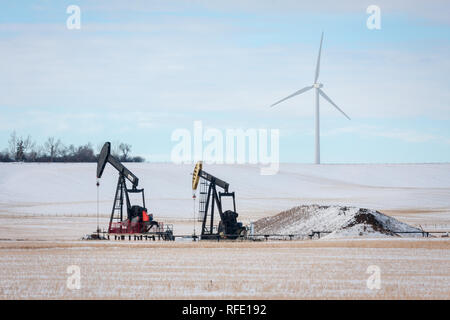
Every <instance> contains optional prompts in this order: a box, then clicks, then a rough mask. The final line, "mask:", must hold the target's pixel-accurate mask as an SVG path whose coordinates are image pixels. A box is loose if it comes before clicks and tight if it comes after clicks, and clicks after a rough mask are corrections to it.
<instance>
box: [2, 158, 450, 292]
mask: <svg viewBox="0 0 450 320" xmlns="http://www.w3.org/2000/svg"><path fill="white" fill-rule="evenodd" d="M127 166H128V167H129V168H130V169H131V170H132V171H133V172H134V173H135V174H136V175H137V176H138V177H139V178H140V186H141V187H144V188H145V191H146V202H147V207H148V208H149V209H150V211H151V212H152V213H154V215H155V218H156V219H157V220H159V221H163V222H165V223H173V224H174V230H175V233H177V234H179V233H183V234H190V233H191V232H192V229H193V222H192V220H193V219H192V218H193V200H192V191H191V175H190V174H191V171H192V169H193V165H174V164H149V163H145V164H129V165H127ZM95 169H96V165H95V164H16V163H14V164H4V163H2V164H0V268H1V269H2V272H1V273H0V299H10V298H16V299H37V298H44V299H45V298H51V299H53V298H64V299H70V298H93V299H97V298H127V299H135V298H147V299H160V298H162V299H165V298H180V299H192V298H200V299H201V298H248V299H252V298H272V299H297V298H307V299H308V298H311V299H312V298H363V299H372V298H373V299H380V298H381V299H385V298H389V299H390V298H394V299H395V298H419V299H421V298H425V299H426V298H444V299H449V298H450V291H449V288H450V269H449V268H448V266H449V265H450V240H449V238H433V239H431V238H428V239H427V238H415V239H402V238H399V239H397V238H389V239H388V238H377V239H360V238H358V239H346V240H342V239H329V240H327V239H321V240H305V241H280V242H276V241H275V242H271V241H268V242H235V243H230V242H220V243H215V242H178V241H177V242H171V243H164V242H161V243H158V242H156V243H152V242H147V243H145V242H128V241H125V242H119V241H104V242H95V241H84V242H82V241H77V239H80V238H81V237H82V236H83V235H85V234H86V233H90V232H92V231H93V230H94V229H95V228H96V212H97V200H96V199H97V190H96V185H95V184H96V178H95ZM204 169H205V170H206V171H208V172H210V173H212V174H214V175H216V176H218V177H219V178H222V179H224V180H226V181H227V182H229V183H230V190H231V191H236V193H237V198H236V201H237V208H238V212H239V220H242V221H243V222H244V223H249V222H250V221H256V220H258V219H261V218H263V217H267V216H274V215H276V214H278V213H279V212H281V211H284V210H288V209H290V208H293V207H296V206H301V205H309V204H319V205H330V206H348V207H355V208H368V209H373V210H378V211H379V212H382V213H384V214H387V215H389V216H393V217H395V218H396V219H398V220H399V221H401V222H404V223H408V224H410V225H412V226H414V227H416V226H419V225H421V226H422V227H423V228H424V229H429V230H430V231H432V230H434V229H444V230H448V229H450V164H424V165H420V164H414V165H413V164H412V165H319V166H316V165H297V164H282V165H281V167H280V172H279V173H278V174H276V175H273V176H261V175H260V174H259V172H260V171H259V167H257V166H249V165H236V166H219V165H205V166H204ZM100 183H101V186H100V189H99V196H100V202H99V208H100V226H101V227H106V226H107V221H108V218H109V214H110V211H111V206H112V199H113V196H114V191H115V187H116V183H117V172H115V171H114V170H113V169H112V168H111V167H110V166H107V168H106V170H105V173H104V176H103V178H102V179H101V181H100ZM334 208H335V207H334ZM352 210H353V209H352ZM325 213H327V212H326V211H325ZM328 213H330V212H328ZM334 213H335V212H334ZM331 216H333V215H331ZM327 217H328V216H326V214H325V215H324V216H323V217H322V219H327ZM334 217H336V216H335V215H334ZM341 218H342V217H341ZM382 218H383V217H382ZM383 219H385V218H383ZM339 221H340V220H339ZM316 222H317V223H321V221H319V220H317V221H316ZM340 222H342V223H347V222H348V221H347V222H346V221H340ZM324 226H326V225H324ZM198 228H199V225H198V224H197V232H198ZM30 240H32V241H30ZM70 265H76V266H79V267H80V269H81V289H80V290H70V289H68V288H67V286H66V281H67V278H68V276H69V275H68V274H67V267H68V266H70ZM369 266H377V267H379V270H380V272H381V273H380V275H381V283H380V285H381V287H380V289H369V288H368V287H367V279H368V278H369V277H370V273H367V270H368V267H369Z"/></svg>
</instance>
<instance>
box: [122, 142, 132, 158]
mask: <svg viewBox="0 0 450 320" xmlns="http://www.w3.org/2000/svg"><path fill="white" fill-rule="evenodd" d="M119 150H120V153H121V156H120V159H121V160H122V161H127V160H128V155H129V154H130V151H131V145H130V144H128V143H121V144H120V145H119Z"/></svg>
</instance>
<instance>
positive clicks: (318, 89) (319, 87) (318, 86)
mask: <svg viewBox="0 0 450 320" xmlns="http://www.w3.org/2000/svg"><path fill="white" fill-rule="evenodd" d="M322 42H323V32H322V37H321V38H320V47H319V55H318V56H317V65H316V75H315V77H314V83H313V84H312V85H311V86H308V87H304V88H303V89H300V90H298V91H296V92H294V93H293V94H291V95H290V96H287V97H286V98H284V99H281V100H280V101H277V102H275V103H274V104H272V105H271V107H273V106H275V105H277V104H279V103H281V102H283V101H285V100H287V99H290V98H292V97H295V96H297V95H299V94H302V93H303V92H306V91H308V90H310V89H312V88H314V89H316V138H315V140H316V157H315V163H316V164H320V118H319V95H321V96H322V97H323V98H324V99H325V100H327V101H328V102H329V103H331V104H332V105H333V106H334V107H335V108H336V109H338V110H339V111H340V112H341V113H342V114H343V115H344V116H345V117H346V118H347V119H348V120H350V118H349V116H348V115H346V114H345V112H344V111H342V110H341V109H340V108H339V107H338V106H337V105H336V104H335V103H334V102H333V101H332V100H331V99H330V97H328V96H327V95H326V93H325V92H323V90H322V88H323V84H322V83H319V82H317V80H318V79H319V70H320V54H321V52H322Z"/></svg>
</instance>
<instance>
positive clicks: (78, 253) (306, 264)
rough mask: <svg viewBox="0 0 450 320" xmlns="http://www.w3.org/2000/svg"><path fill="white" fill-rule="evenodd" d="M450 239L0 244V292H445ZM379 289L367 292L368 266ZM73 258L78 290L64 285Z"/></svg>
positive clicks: (288, 295) (151, 295)
mask: <svg viewBox="0 0 450 320" xmlns="http://www.w3.org/2000/svg"><path fill="white" fill-rule="evenodd" d="M449 249H450V241H449V240H448V239H420V240H402V239H395V240H338V241H323V240H320V241H293V242H288V241H284V242H234V243H233V242H220V243H217V242H200V243H198V242H197V243H192V242H171V243H169V242H155V243H153V242H152V243H137V242H136V243H135V242H128V241H126V242H118V241H110V242H88V241H86V242H50V241H40V242H22V241H4V242H0V268H1V270H2V273H1V274H0V288H1V291H0V298H2V299H11V298H15V299H16V298H18V299H41V298H43V299H60V298H62V299H80V298H86V299H99V298H104V299H113V298H120V299H171V298H177V299H204V298H207V299H215V298H224V299H235V298H236V299H241V298H242V299H258V298H261V299H269V298H270V299H299V298H301V299H316V298H319V299H328V298H338V299H352V298H361V299H399V298H401V299H411V298H419V299H430V298H443V299H449V298H450V269H449V268H448V266H449V265H450V254H449ZM374 264H375V265H378V266H379V267H380V269H381V289H380V290H369V289H367V286H366V280H367V278H368V277H369V275H368V274H366V270H367V267H368V266H369V265H374ZM69 265H78V266H80V268H81V276H82V277H81V286H82V287H81V289H80V290H69V289H67V288H66V279H67V277H68V274H67V273H66V268H67V266H69Z"/></svg>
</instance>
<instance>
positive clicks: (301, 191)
mask: <svg viewBox="0 0 450 320" xmlns="http://www.w3.org/2000/svg"><path fill="white" fill-rule="evenodd" d="M127 166H128V167H129V168H130V169H131V170H132V171H133V172H134V173H135V174H136V175H137V176H138V177H139V179H140V186H142V187H144V188H145V191H146V204H147V207H148V208H149V209H150V211H151V212H153V213H154V216H155V218H156V219H158V220H161V221H169V222H173V223H174V224H175V228H176V227H177V225H178V226H179V227H180V228H182V230H181V232H186V231H187V230H189V229H190V230H192V227H190V226H189V227H187V228H188V229H186V227H183V223H182V222H187V221H189V220H191V219H192V217H193V203H192V191H191V172H192V169H193V165H175V164H168V163H167V164H164V163H159V164H157V163H143V164H135V163H132V164H127ZM204 169H205V170H206V171H208V172H210V173H212V174H214V175H216V176H218V177H219V178H222V179H224V180H225V181H227V182H229V183H230V189H231V190H232V191H236V194H237V208H238V212H239V215H240V217H239V218H240V219H241V220H243V221H244V222H245V223H248V222H250V221H255V220H257V219H259V218H262V217H266V216H270V215H274V214H277V213H279V212H281V211H283V210H287V209H290V208H292V207H295V206H299V205H304V204H321V205H342V206H355V207H363V208H369V209H374V210H378V211H380V212H383V213H387V214H389V215H393V216H396V218H398V219H399V220H401V221H403V222H406V223H409V224H412V225H414V226H418V225H422V227H424V226H426V227H428V228H433V229H434V228H441V229H445V228H447V229H448V228H450V164H411V165H409V164H404V165H402V164H392V165H305V164H281V165H280V171H279V172H278V174H276V175H272V176H262V175H260V170H259V167H258V166H251V165H205V167H204ZM95 172H96V164H70V163H68V164H47V163H41V164H21V163H13V164H5V163H2V164H0V217H1V219H2V220H3V222H5V223H6V225H7V226H8V232H9V231H11V230H14V228H15V225H16V221H14V222H13V223H12V224H8V221H9V219H11V218H14V219H25V221H26V225H33V226H36V225H38V224H39V223H40V221H43V222H45V223H43V224H42V228H44V229H46V231H47V232H49V233H51V232H52V229H51V228H48V227H47V223H48V222H49V221H56V222H55V223H59V222H62V221H64V220H67V227H68V228H70V224H71V221H75V225H77V224H79V223H81V224H82V225H83V226H84V227H86V229H84V227H82V229H80V230H79V233H80V236H81V235H82V234H84V233H87V232H90V231H92V229H95V226H96V225H95V219H90V218H88V217H89V216H90V217H92V218H93V217H95V215H96V212H97V201H96V199H97V190H96V185H95V183H96V178H95ZM116 181H117V172H116V171H115V170H114V169H113V168H112V167H111V166H107V167H106V170H105V173H104V175H103V178H102V179H101V181H100V183H101V185H100V189H99V194H100V213H101V217H102V221H103V222H106V220H107V218H108V216H109V214H110V211H111V207H112V199H113V197H114V191H115V187H116ZM42 217H44V218H43V219H42ZM5 218H7V219H8V221H5V220H4V219H5ZM19 221H20V220H19ZM22 221H24V220H22ZM82 221H84V222H86V223H84V222H83V223H82ZM88 221H90V222H93V224H92V226H89V227H88V224H89V223H87V222H88ZM17 224H18V223H17ZM104 225H105V224H104ZM1 228H2V226H0V238H4V235H5V233H4V232H6V230H3V229H1ZM53 231H54V230H53ZM55 236H56V234H55ZM58 236H64V238H66V237H65V234H62V233H59V234H58ZM72 239H73V238H72Z"/></svg>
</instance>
